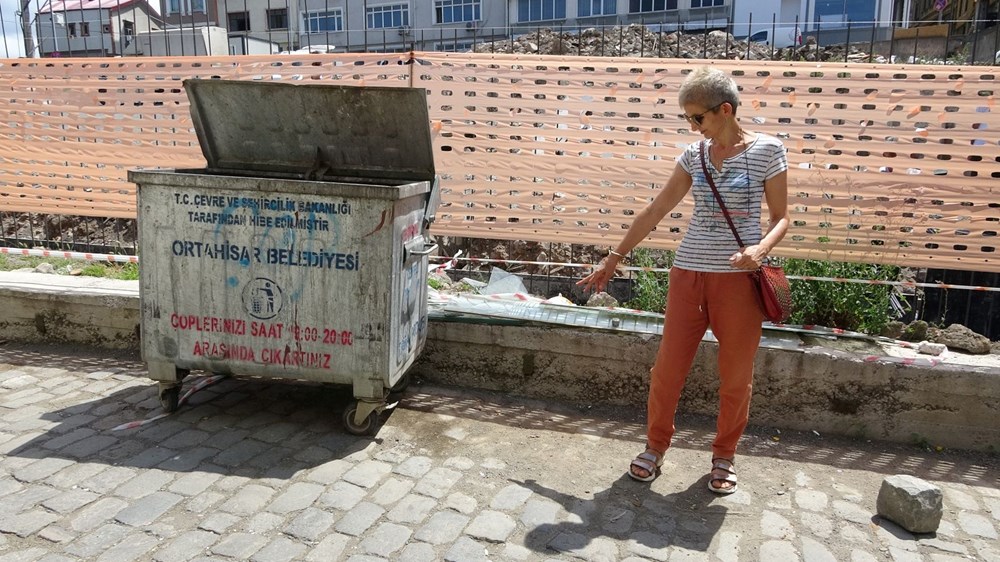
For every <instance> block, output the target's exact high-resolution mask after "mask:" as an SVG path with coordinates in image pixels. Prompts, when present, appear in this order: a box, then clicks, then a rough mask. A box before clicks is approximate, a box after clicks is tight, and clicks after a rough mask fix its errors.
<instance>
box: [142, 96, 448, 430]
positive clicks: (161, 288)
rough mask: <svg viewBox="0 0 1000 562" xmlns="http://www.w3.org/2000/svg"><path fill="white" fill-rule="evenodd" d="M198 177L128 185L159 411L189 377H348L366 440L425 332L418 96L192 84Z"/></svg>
mask: <svg viewBox="0 0 1000 562" xmlns="http://www.w3.org/2000/svg"><path fill="white" fill-rule="evenodd" d="M184 87H185V89H186V91H187V93H188V98H189V99H190V101H191V114H192V117H193V120H194V125H195V130H196V132H197V135H198V140H199V143H200V144H201V148H202V152H203V153H204V155H205V158H206V160H207V161H208V166H207V167H206V168H204V169H178V170H155V171H152V170H151V171H140V170H133V171H130V172H129V180H130V181H132V182H133V183H135V184H136V185H137V189H138V207H139V221H138V226H139V252H140V256H141V259H142V266H141V268H140V300H141V341H142V343H141V350H142V358H143V360H144V361H145V362H146V364H147V366H148V369H149V376H150V377H151V378H152V379H155V380H157V381H159V394H160V401H161V404H162V405H163V408H164V409H165V410H166V411H173V410H175V409H176V408H177V406H178V399H179V396H180V390H181V383H182V379H183V378H184V376H185V375H186V374H187V373H188V371H189V370H192V369H202V370H206V371H211V372H215V373H228V374H242V375H255V376H261V377H274V378H287V379H305V380H310V381H319V382H324V383H340V384H351V385H353V390H354V397H355V398H356V401H355V402H353V403H352V405H351V406H350V407H348V408H347V410H346V411H345V413H344V424H345V426H346V427H347V429H348V430H349V431H350V432H352V433H355V434H370V433H372V432H374V430H375V426H376V425H377V419H378V413H380V412H381V411H382V409H384V407H385V403H386V397H387V395H388V394H389V392H390V391H393V392H395V391H401V390H402V389H403V388H404V387H405V386H406V384H407V382H408V377H407V376H406V371H407V369H408V368H409V367H410V366H411V364H412V363H413V361H414V360H415V359H416V357H417V355H418V354H419V353H420V351H421V349H422V347H423V345H424V341H425V338H426V334H427V279H426V275H427V270H428V268H427V258H428V255H429V254H430V253H431V252H433V251H434V249H435V248H436V246H435V245H433V244H431V243H430V242H429V236H428V234H427V229H428V227H429V224H430V222H431V221H432V220H433V216H434V212H435V210H436V207H437V204H438V200H437V180H436V176H435V174H434V161H433V152H432V147H431V135H430V127H429V120H428V113H427V100H426V94H425V92H424V90H422V89H412V88H359V87H345V86H335V85H292V84H282V83H268V82H245V81H221V80H186V81H185V82H184Z"/></svg>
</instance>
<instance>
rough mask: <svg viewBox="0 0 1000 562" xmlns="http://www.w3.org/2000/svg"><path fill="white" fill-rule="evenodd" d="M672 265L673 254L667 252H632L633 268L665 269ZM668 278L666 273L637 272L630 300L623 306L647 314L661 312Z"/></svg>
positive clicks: (640, 249)
mask: <svg viewBox="0 0 1000 562" xmlns="http://www.w3.org/2000/svg"><path fill="white" fill-rule="evenodd" d="M673 264H674V253H673V252H671V251H668V250H648V249H646V248H637V249H635V250H633V251H632V256H631V265H633V266H635V267H650V268H666V267H670V266H672V265H673ZM669 288H670V277H669V274H667V273H656V272H652V271H639V272H637V273H636V275H635V279H634V280H633V282H632V299H631V300H629V301H628V302H627V303H625V306H627V307H629V308H634V309H637V310H646V311H649V312H663V309H664V307H665V306H666V303H667V290H668V289H669Z"/></svg>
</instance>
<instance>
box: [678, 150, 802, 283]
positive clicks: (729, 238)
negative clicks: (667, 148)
mask: <svg viewBox="0 0 1000 562" xmlns="http://www.w3.org/2000/svg"><path fill="white" fill-rule="evenodd" d="M711 143H712V141H711V140H708V141H706V142H705V143H704V147H705V150H708V147H709V146H710V145H711ZM702 146H703V144H702V143H700V142H698V143H694V144H691V145H688V147H687V149H686V150H685V151H684V153H683V154H681V156H680V158H678V162H679V163H680V165H681V167H682V168H684V170H685V171H686V172H687V173H688V174H690V175H691V179H692V185H691V193H693V194H694V214H693V215H692V216H691V220H690V222H689V223H688V229H687V233H685V235H684V239H683V240H682V241H681V245H680V248H678V249H677V255H676V256H675V258H674V266H676V267H680V268H682V269H688V270H692V271H714V272H737V271H742V270H737V269H734V268H733V267H732V265H730V264H729V257H730V256H732V255H733V254H734V253H736V252H737V251H738V250H739V246H738V245H737V244H736V238H734V237H733V231H732V230H730V228H729V225H728V224H727V223H726V217H725V216H723V214H722V211H721V209H719V205H718V203H717V202H716V200H715V196H714V195H712V188H710V187H709V186H708V182H707V181H705V173H704V172H703V171H702V167H701V160H700V156H699V151H700V150H701V147H702ZM705 165H706V166H708V170H709V173H711V174H712V179H713V180H715V187H716V188H717V189H718V190H719V194H720V195H722V199H723V201H725V202H726V208H727V209H728V210H729V216H730V217H731V218H732V219H733V223H734V224H735V225H736V229H737V230H738V231H739V233H740V237H741V238H743V243H744V244H746V245H748V246H751V245H753V244H757V243H758V242H760V239H761V224H760V211H761V200H762V198H763V195H764V181H765V180H769V179H771V178H773V177H774V176H776V175H778V174H780V173H781V172H783V171H785V170H787V169H788V160H787V159H786V157H785V147H784V146H783V145H782V144H781V141H779V140H778V139H776V138H774V137H772V136H769V135H764V134H761V133H757V135H756V138H755V139H754V140H753V141H751V142H750V144H749V145H748V146H747V148H746V150H744V151H743V152H741V153H739V154H737V155H735V156H733V157H731V158H726V159H725V161H724V162H723V164H722V170H721V171H719V170H716V169H715V167H714V166H713V165H712V162H711V159H710V158H709V156H708V152H706V153H705Z"/></svg>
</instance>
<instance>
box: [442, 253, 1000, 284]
mask: <svg viewBox="0 0 1000 562" xmlns="http://www.w3.org/2000/svg"><path fill="white" fill-rule="evenodd" d="M459 253H461V252H459ZM458 256H459V254H456V255H455V257H453V258H448V257H447V256H444V257H439V258H438V259H447V260H449V262H448V263H449V265H448V267H447V268H446V269H451V268H452V267H454V262H456V261H465V262H470V263H495V264H502V265H534V266H539V267H555V266H559V267H574V268H581V269H582V268H590V267H594V264H592V263H571V262H550V261H528V260H498V259H490V258H460V257H458ZM431 259H434V258H433V257H432V258H431ZM618 269H621V270H624V271H643V272H647V273H668V272H669V271H670V268H669V267H635V266H631V265H628V266H619V267H618ZM788 278H789V279H792V280H799V281H827V282H832V283H859V284H862V285H891V286H897V287H907V288H911V287H925V288H931V289H962V290H967V291H985V292H1000V287H983V286H976V285H954V284H950V283H917V282H915V281H883V280H880V279H851V278H847V277H814V276H811V275H788Z"/></svg>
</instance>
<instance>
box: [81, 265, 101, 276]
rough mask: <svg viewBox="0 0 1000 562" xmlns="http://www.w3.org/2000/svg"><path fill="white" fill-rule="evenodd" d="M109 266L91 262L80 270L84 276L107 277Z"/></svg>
mask: <svg viewBox="0 0 1000 562" xmlns="http://www.w3.org/2000/svg"><path fill="white" fill-rule="evenodd" d="M107 271H108V268H107V267H106V266H104V265H101V264H99V263H89V264H87V265H85V266H83V269H81V270H80V275H83V276H84V277H107Z"/></svg>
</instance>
